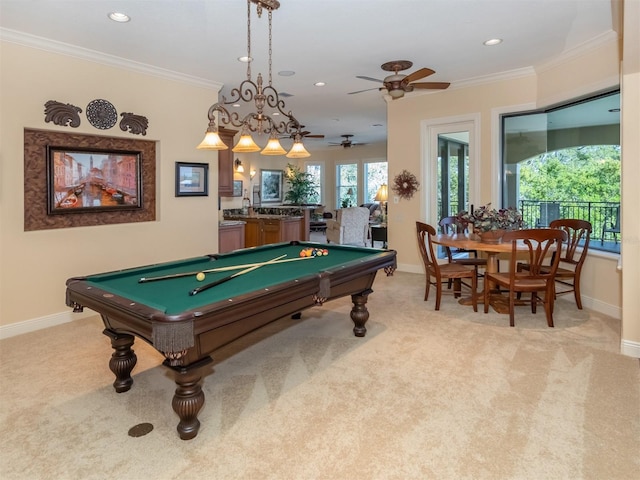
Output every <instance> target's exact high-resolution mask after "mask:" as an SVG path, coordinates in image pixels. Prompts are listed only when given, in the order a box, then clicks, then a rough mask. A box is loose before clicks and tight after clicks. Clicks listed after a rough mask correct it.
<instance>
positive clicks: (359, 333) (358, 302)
mask: <svg viewBox="0 0 640 480" xmlns="http://www.w3.org/2000/svg"><path fill="white" fill-rule="evenodd" d="M372 292H373V290H371V289H367V290H365V291H364V292H360V293H357V294H355V295H351V301H352V302H353V308H352V309H351V320H353V324H354V325H355V326H354V327H353V333H354V335H355V336H356V337H364V336H365V334H366V333H367V329H366V327H365V326H364V324H365V323H367V320H369V310H367V298H368V297H369V294H370V293H372Z"/></svg>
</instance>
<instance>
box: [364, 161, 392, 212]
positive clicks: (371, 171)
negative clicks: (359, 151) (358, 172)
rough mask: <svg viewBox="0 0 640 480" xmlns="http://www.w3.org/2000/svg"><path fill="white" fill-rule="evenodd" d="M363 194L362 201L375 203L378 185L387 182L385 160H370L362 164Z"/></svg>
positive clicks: (387, 175)
mask: <svg viewBox="0 0 640 480" xmlns="http://www.w3.org/2000/svg"><path fill="white" fill-rule="evenodd" d="M364 178H365V183H364V195H363V202H362V203H375V201H376V200H375V198H376V194H377V193H378V189H379V188H380V185H382V184H383V183H386V184H387V185H388V184H389V181H388V179H389V174H388V164H387V162H370V163H365V164H364Z"/></svg>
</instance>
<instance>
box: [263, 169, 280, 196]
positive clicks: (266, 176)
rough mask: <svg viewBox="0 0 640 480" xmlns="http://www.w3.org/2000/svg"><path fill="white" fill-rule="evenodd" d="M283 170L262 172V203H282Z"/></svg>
mask: <svg viewBox="0 0 640 480" xmlns="http://www.w3.org/2000/svg"><path fill="white" fill-rule="evenodd" d="M283 178H284V171H283V170H265V169H261V170H260V200H261V203H282V181H283Z"/></svg>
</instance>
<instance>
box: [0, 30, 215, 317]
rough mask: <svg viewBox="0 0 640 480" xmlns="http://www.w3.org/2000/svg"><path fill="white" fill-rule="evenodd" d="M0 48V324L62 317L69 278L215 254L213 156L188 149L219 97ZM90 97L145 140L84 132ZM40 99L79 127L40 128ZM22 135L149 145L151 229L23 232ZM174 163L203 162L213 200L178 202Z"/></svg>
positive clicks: (107, 227) (6, 45) (4, 45)
mask: <svg viewBox="0 0 640 480" xmlns="http://www.w3.org/2000/svg"><path fill="white" fill-rule="evenodd" d="M0 48H1V52H0V53H1V55H0V58H1V60H0V61H1V68H0V72H1V73H0V75H1V77H0V80H1V84H0V85H1V89H0V102H1V105H2V108H1V109H0V122H1V123H0V125H1V127H2V128H1V130H0V145H1V146H2V148H1V151H0V161H1V171H0V199H1V204H0V225H2V226H1V230H0V247H1V248H0V264H1V265H2V267H1V268H0V325H8V324H13V323H16V322H21V321H25V320H34V319H38V318H41V317H44V316H48V315H55V314H59V313H60V312H69V311H70V310H69V309H68V308H67V307H66V306H65V303H64V298H65V281H66V279H67V278H69V277H71V276H75V275H82V274H90V273H97V272H101V271H107V270H114V269H119V268H125V267H132V266H135V265H143V264H147V263H154V262H159V261H164V260H170V259H178V258H184V257H189V256H194V255H199V254H206V253H211V252H215V251H217V248H218V239H217V214H216V211H217V195H216V193H215V188H216V185H217V160H216V158H217V154H215V153H209V152H203V151H199V150H196V149H195V146H196V145H197V144H198V143H199V142H200V140H201V139H202V136H203V135H204V131H205V129H206V126H207V118H206V113H207V108H208V106H209V105H210V104H211V103H212V99H215V98H217V88H214V87H213V86H212V87H211V88H205V87H198V86H189V85H187V84H185V83H178V82H175V81H170V80H166V79H162V78H159V77H156V76H151V75H144V74H141V73H133V72H131V71H126V70H122V69H119V68H115V67H109V66H105V65H101V64H98V63H93V62H88V61H84V60H79V59H77V58H72V57H70V56H65V55H59V54H54V53H49V52H45V51H43V50H38V49H34V48H28V47H25V46H19V45H17V44H14V43H9V42H4V41H3V42H1V43H0ZM97 98H102V99H106V100H108V101H110V102H111V103H112V104H114V106H115V107H116V109H117V110H118V112H133V113H136V114H140V115H144V116H146V117H147V118H148V120H149V128H148V131H147V135H146V136H144V137H143V136H141V135H133V134H131V133H126V132H123V131H121V130H120V128H119V127H118V124H116V126H114V127H113V128H111V129H109V130H98V129H96V128H94V127H92V126H91V125H90V124H89V122H88V121H87V119H86V116H85V109H86V105H87V103H88V102H90V101H91V100H94V99H97ZM48 100H57V101H59V102H63V103H71V104H73V105H76V106H78V107H80V108H82V110H83V112H82V114H81V120H82V122H81V125H80V127H79V128H71V127H62V126H56V125H54V124H52V123H45V121H44V104H45V102H46V101H48ZM24 128H37V129H46V130H55V131H60V132H74V133H85V134H93V135H103V136H112V137H125V138H136V139H144V140H156V141H157V220H156V221H154V222H142V223H136V224H120V225H105V226H95V227H80V228H66V229H56V230H42V231H35V232H25V231H24V220H23V215H24V213H23V207H24V201H23V181H24V174H25V172H23V130H24ZM43 155H44V152H43ZM176 161H192V162H200V163H209V164H210V166H211V169H210V172H211V175H210V186H211V187H212V188H213V189H214V190H213V191H211V189H210V193H212V194H210V195H209V196H208V197H180V198H176V197H175V196H174V191H175V183H174V182H175V176H174V172H175V162H176ZM28 173H29V172H26V174H27V175H28ZM42 194H43V195H46V190H43V191H42Z"/></svg>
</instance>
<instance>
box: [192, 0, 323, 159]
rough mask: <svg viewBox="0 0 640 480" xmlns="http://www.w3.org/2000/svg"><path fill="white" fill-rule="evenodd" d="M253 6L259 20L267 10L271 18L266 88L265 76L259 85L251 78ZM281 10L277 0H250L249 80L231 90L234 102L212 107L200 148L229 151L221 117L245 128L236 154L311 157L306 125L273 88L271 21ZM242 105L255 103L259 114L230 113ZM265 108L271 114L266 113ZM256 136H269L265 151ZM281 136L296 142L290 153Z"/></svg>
mask: <svg viewBox="0 0 640 480" xmlns="http://www.w3.org/2000/svg"><path fill="white" fill-rule="evenodd" d="M251 4H255V5H256V11H257V14H258V18H261V17H262V11H263V9H264V10H267V12H268V16H269V79H268V85H267V86H266V87H263V79H262V74H261V73H259V74H258V76H257V79H256V82H254V81H253V80H252V78H251V62H252V57H251ZM278 8H280V2H279V1H277V0H247V59H248V62H247V78H246V80H244V81H242V83H240V85H239V86H238V87H237V88H234V89H232V90H231V99H230V100H227V99H226V98H225V97H224V96H222V97H221V101H219V102H217V103H214V104H213V105H211V106H210V107H209V111H208V117H209V126H208V128H207V131H206V133H205V138H204V140H203V141H202V142H201V143H200V145H198V146H197V148H198V149H204V150H226V149H227V148H228V147H227V146H226V145H225V143H224V142H223V141H222V140H221V139H220V137H219V135H218V127H217V126H216V116H217V117H218V121H219V122H220V123H221V124H223V125H233V126H234V127H238V128H240V129H241V130H240V139H239V140H238V143H236V145H235V146H234V147H233V149H232V150H233V151H234V152H240V153H246V152H257V151H260V153H261V154H262V155H284V154H286V156H287V157H288V158H306V157H309V156H311V154H310V153H309V152H308V151H307V150H306V149H305V148H304V145H303V144H302V135H300V131H301V130H302V126H301V125H300V122H298V120H297V119H296V118H295V117H294V116H293V114H292V113H291V112H290V111H289V112H287V111H286V110H285V104H284V100H281V99H280V96H279V94H278V91H277V90H276V89H275V88H274V87H273V85H272V73H271V21H272V13H273V11H274V10H277V9H278ZM242 102H244V103H253V106H254V107H255V111H252V112H250V113H248V114H246V115H244V116H242V117H241V116H240V114H239V113H237V112H233V113H231V112H230V111H229V110H228V106H229V105H234V104H241V103H242ZM265 108H266V109H267V110H268V111H265ZM274 114H278V115H279V116H280V117H281V118H283V120H280V121H279V122H278V121H276V120H275V119H274V118H273V115H274ZM252 133H257V134H266V135H268V136H269V141H268V143H267V145H266V146H265V147H264V148H263V149H262V150H261V147H260V146H258V145H257V144H256V143H255V141H254V140H253V137H252ZM280 135H288V136H291V137H292V138H293V139H294V142H293V147H291V150H290V151H289V152H288V153H287V151H286V150H285V149H284V148H282V145H281V144H280V140H279V136H280Z"/></svg>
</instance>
